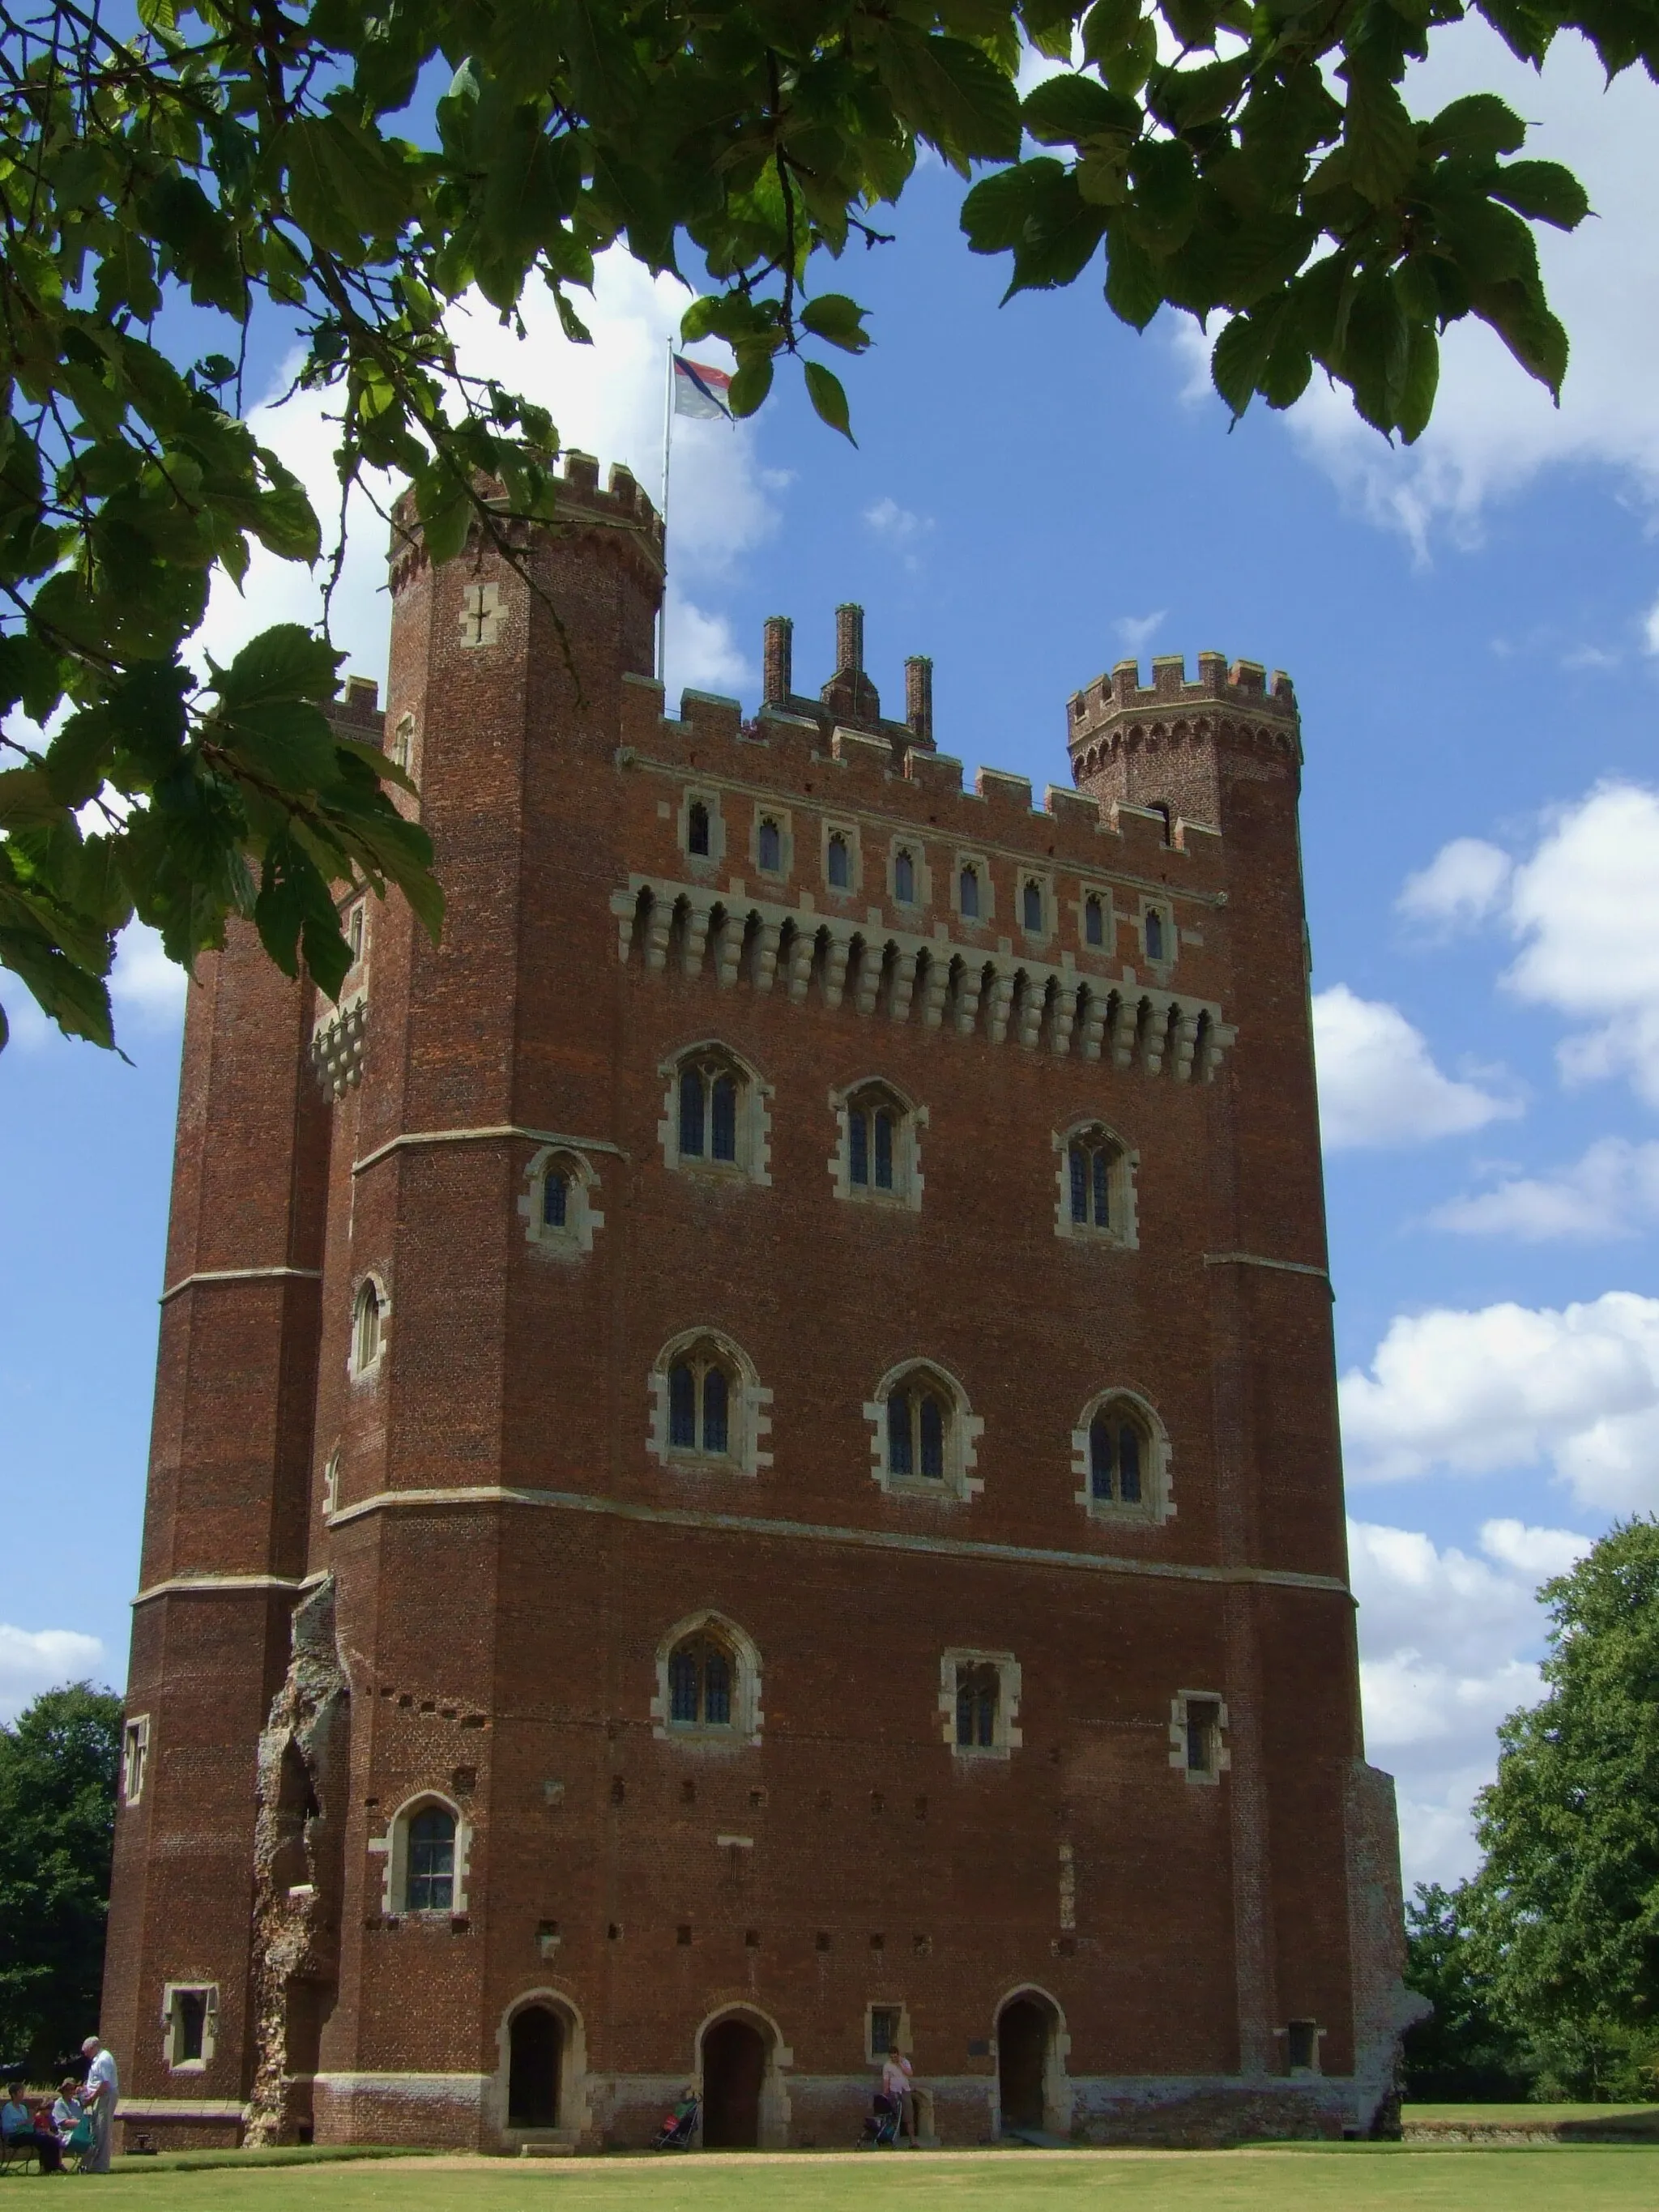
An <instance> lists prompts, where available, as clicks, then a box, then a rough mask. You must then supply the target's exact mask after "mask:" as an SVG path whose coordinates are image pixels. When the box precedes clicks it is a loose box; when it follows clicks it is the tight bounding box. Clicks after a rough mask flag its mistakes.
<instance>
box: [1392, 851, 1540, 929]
mask: <svg viewBox="0 0 1659 2212" xmlns="http://www.w3.org/2000/svg"><path fill="white" fill-rule="evenodd" d="M1512 868H1513V863H1512V862H1511V860H1510V856H1509V854H1507V853H1503V852H1500V851H1499V850H1498V847H1497V846H1496V845H1488V844H1487V843H1486V842H1485V841H1484V840H1483V839H1482V838H1480V837H1454V838H1453V839H1452V841H1451V842H1450V844H1449V845H1443V846H1442V847H1441V848H1440V850H1439V851H1438V852H1437V854H1435V856H1434V858H1433V860H1431V861H1430V863H1429V865H1428V866H1427V867H1426V868H1419V870H1418V872H1417V873H1416V874H1415V875H1414V876H1407V878H1406V881H1405V884H1404V885H1403V886H1402V888H1401V893H1400V896H1399V897H1398V898H1397V899H1396V900H1395V908H1397V910H1398V911H1399V912H1400V913H1401V914H1403V915H1405V916H1406V917H1407V920H1408V921H1416V922H1424V923H1427V924H1429V925H1431V926H1432V927H1439V928H1441V929H1443V930H1450V929H1455V928H1466V927H1469V926H1471V925H1472V924H1474V923H1475V922H1479V921H1486V917H1487V916H1488V915H1490V914H1492V912H1493V911H1494V910H1495V908H1497V906H1498V902H1499V900H1500V899H1501V898H1502V896H1503V894H1504V891H1505V890H1506V889H1507V888H1508V886H1509V881H1510V873H1511V871H1512Z"/></svg>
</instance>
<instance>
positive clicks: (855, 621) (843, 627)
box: [836, 600, 864, 677]
mask: <svg viewBox="0 0 1659 2212" xmlns="http://www.w3.org/2000/svg"><path fill="white" fill-rule="evenodd" d="M863 673H864V609H863V608H862V607H858V606H854V605H853V604H852V602H851V601H850V600H849V601H848V603H847V604H846V605H844V606H839V607H837V608H836V675H837V676H852V677H857V676H862V675H863Z"/></svg>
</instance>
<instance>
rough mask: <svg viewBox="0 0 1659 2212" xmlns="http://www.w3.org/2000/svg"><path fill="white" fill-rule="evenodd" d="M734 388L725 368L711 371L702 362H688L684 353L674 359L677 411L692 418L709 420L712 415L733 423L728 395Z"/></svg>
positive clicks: (675, 405)
mask: <svg viewBox="0 0 1659 2212" xmlns="http://www.w3.org/2000/svg"><path fill="white" fill-rule="evenodd" d="M731 389H732V380H731V378H730V377H729V376H728V375H727V374H726V371H725V370H724V369H723V368H708V367H707V366H706V365H705V364H704V363H703V362H700V361H688V360H687V359H686V357H685V356H684V354H683V353H677V354H676V355H675V356H674V412H675V413H676V414H677V415H692V416H699V417H701V418H702V420H704V421H707V420H708V417H709V416H722V417H723V418H724V419H725V420H726V422H730V421H731V420H732V410H731V409H730V408H729V407H728V406H727V405H726V393H727V392H729V391H730V390H731Z"/></svg>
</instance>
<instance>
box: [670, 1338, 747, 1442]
mask: <svg viewBox="0 0 1659 2212" xmlns="http://www.w3.org/2000/svg"><path fill="white" fill-rule="evenodd" d="M731 1406H732V1378H731V1376H729V1375H728V1373H727V1372H726V1367H725V1364H724V1363H723V1362H722V1361H721V1360H720V1357H719V1356H718V1354H717V1353H715V1352H714V1351H713V1350H712V1349H709V1348H703V1347H699V1348H698V1349H697V1350H696V1352H690V1353H687V1354H685V1355H684V1356H682V1357H681V1358H678V1359H677V1360H675V1362H674V1364H673V1365H672V1366H671V1368H670V1369H669V1370H668V1442H669V1445H670V1448H671V1449H672V1450H674V1451H677V1452H696V1453H698V1454H700V1455H704V1456H707V1457H708V1458H711V1459H724V1458H726V1456H727V1455H728V1454H729V1453H730V1451H731V1449H732V1416H731Z"/></svg>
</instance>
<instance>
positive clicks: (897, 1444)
mask: <svg viewBox="0 0 1659 2212" xmlns="http://www.w3.org/2000/svg"><path fill="white" fill-rule="evenodd" d="M948 1419H949V1413H948V1411H947V1409H946V1407H945V1404H944V1402H943V1401H942V1400H941V1398H940V1396H939V1392H938V1391H937V1390H936V1389H933V1388H932V1387H931V1386H930V1385H929V1384H928V1383H926V1382H924V1381H921V1380H917V1381H915V1382H909V1383H901V1384H900V1385H899V1387H898V1388H897V1389H896V1390H894V1391H893V1392H892V1393H891V1394H890V1396H889V1398H888V1401H887V1471H888V1473H889V1474H896V1475H919V1476H921V1478H922V1479H923V1480H926V1481H928V1482H942V1481H943V1480H945V1425H946V1422H947V1420H948Z"/></svg>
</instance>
